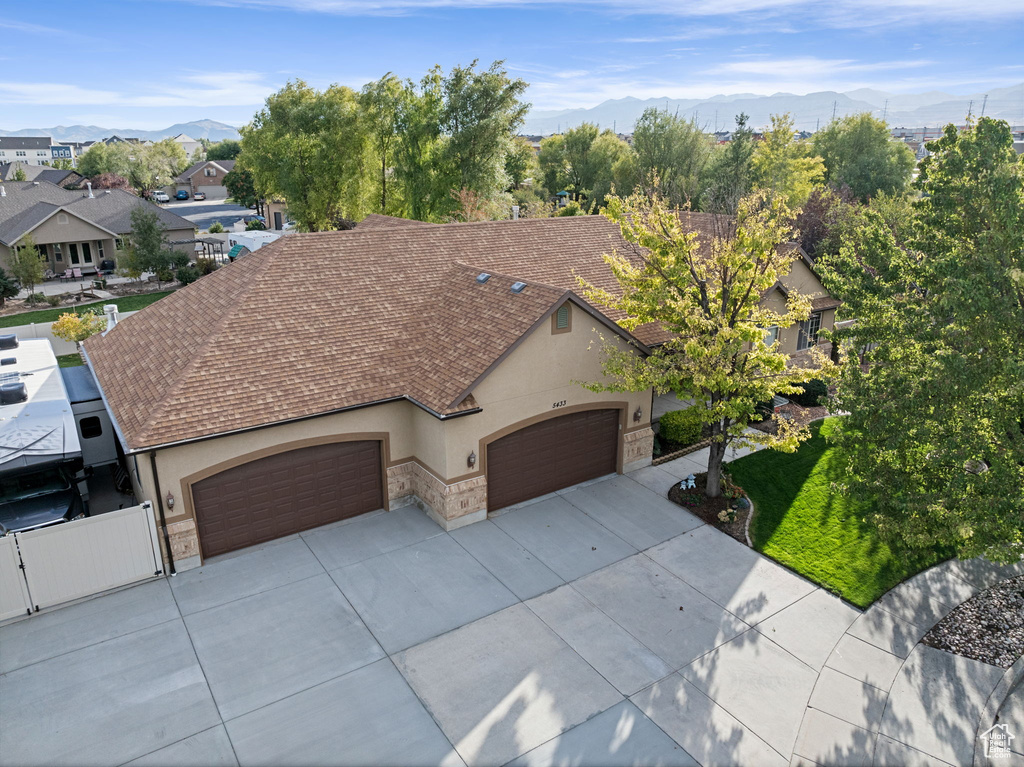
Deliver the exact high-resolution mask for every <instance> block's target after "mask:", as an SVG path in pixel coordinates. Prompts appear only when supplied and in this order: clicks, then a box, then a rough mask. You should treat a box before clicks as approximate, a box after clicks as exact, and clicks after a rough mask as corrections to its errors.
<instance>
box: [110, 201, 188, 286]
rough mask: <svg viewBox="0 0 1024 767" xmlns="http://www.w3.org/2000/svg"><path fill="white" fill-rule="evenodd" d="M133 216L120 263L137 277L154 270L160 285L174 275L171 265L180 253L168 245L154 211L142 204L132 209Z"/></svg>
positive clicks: (127, 271)
mask: <svg viewBox="0 0 1024 767" xmlns="http://www.w3.org/2000/svg"><path fill="white" fill-rule="evenodd" d="M131 219H132V233H131V235H130V236H129V237H128V238H127V242H126V246H125V249H124V250H123V251H122V256H121V260H120V262H119V263H118V266H119V267H120V268H121V269H122V270H124V271H125V272H126V273H127V274H128V275H129V276H133V277H134V278H136V279H138V277H140V276H141V275H142V274H143V273H144V272H152V273H153V274H154V275H156V278H157V287H159V286H160V284H161V283H163V282H166V281H167V280H169V279H171V273H172V267H173V266H174V264H175V263H176V261H177V259H178V258H179V254H178V253H176V252H175V251H173V250H171V249H170V248H168V247H167V244H166V242H165V241H164V228H163V225H162V224H161V223H160V218H159V217H158V216H157V214H156V212H155V211H151V210H148V209H147V208H146V207H144V206H142V205H139V206H138V207H136V208H134V209H133V210H132V213H131ZM186 260H187V259H186Z"/></svg>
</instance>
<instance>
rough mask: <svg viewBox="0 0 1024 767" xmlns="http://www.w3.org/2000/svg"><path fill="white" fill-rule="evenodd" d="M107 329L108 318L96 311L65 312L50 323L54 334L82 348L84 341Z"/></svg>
mask: <svg viewBox="0 0 1024 767" xmlns="http://www.w3.org/2000/svg"><path fill="white" fill-rule="evenodd" d="M106 329H107V318H106V317H104V316H103V315H102V314H100V313H98V312H96V311H87V312H82V313H81V314H76V313H74V312H65V313H64V314H62V315H61V316H60V317H58V318H57V321H56V322H55V323H53V324H52V325H50V330H52V331H53V334H54V335H55V336H57V338H60V339H61V340H64V341H69V342H71V343H74V344H75V345H77V346H78V347H79V348H81V345H82V341H84V340H85V339H87V338H88V337H89V336H92V335H95V334H97V333H101V332H103V331H104V330H106Z"/></svg>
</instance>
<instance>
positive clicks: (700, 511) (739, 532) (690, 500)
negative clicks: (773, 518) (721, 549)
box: [668, 471, 750, 546]
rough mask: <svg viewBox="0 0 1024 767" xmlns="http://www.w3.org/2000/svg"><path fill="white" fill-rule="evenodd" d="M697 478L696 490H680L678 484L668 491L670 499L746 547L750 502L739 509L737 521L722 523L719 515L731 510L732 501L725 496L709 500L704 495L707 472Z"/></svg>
mask: <svg viewBox="0 0 1024 767" xmlns="http://www.w3.org/2000/svg"><path fill="white" fill-rule="evenodd" d="M695 476H696V479H697V487H696V488H695V489H693V490H680V489H679V483H678V482H676V483H675V484H674V485H672V487H671V489H669V491H668V499H669V500H670V501H672V502H673V503H677V504H679V505H680V506H682V507H683V508H684V509H686V510H687V511H689V512H690V513H691V514H694V515H696V516H697V517H699V518H700V519H701V520H702V521H704V522H706V523H707V524H709V525H712V526H714V527H717V528H718V529H719V530H721V531H722V532H723V533H726V534H727V535H729V536H731V537H733V538H735V539H736V540H737V541H739V542H740V543H742V544H743V545H744V546H746V545H747V534H746V526H747V516H748V515H749V514H750V504H749V502H748V503H747V508H745V509H739V510H738V511H737V512H736V519H735V520H733V521H732V522H722V521H721V520H720V519H719V518H718V515H719V514H720V513H722V512H723V511H725V510H726V509H728V508H729V505H730V504H731V503H732V499H730V498H726V497H725V496H724V495H721V496H719V497H718V498H708V497H707V496H706V495H704V486H705V484H706V482H707V472H703V471H702V472H701V473H700V474H697V475H695Z"/></svg>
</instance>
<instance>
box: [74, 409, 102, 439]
mask: <svg viewBox="0 0 1024 767" xmlns="http://www.w3.org/2000/svg"><path fill="white" fill-rule="evenodd" d="M78 429H79V431H80V432H81V433H82V439H93V438H94V437H99V436H101V435H102V434H103V424H102V423H101V422H100V419H99V417H98V416H94V415H91V416H89V417H88V418H83V419H82V420H81V421H79V422H78Z"/></svg>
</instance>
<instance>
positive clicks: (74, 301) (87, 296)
mask: <svg viewBox="0 0 1024 767" xmlns="http://www.w3.org/2000/svg"><path fill="white" fill-rule="evenodd" d="M99 300H100V299H99V298H98V297H97V296H95V295H93V294H92V293H90V292H89V291H88V290H87V291H85V292H84V293H79V292H78V291H75V292H73V293H64V294H63V295H61V296H60V303H57V304H54V305H52V306H51V305H50V303H49V302H47V301H41V302H39V303H36V304H30V303H28V302H26V301H24V300H18V301H12V300H7V301H5V302H4V305H3V307H0V316H3V317H6V316H8V315H13V314H26V313H28V312H38V311H40V310H42V309H60V308H61V307H63V306H77V305H78V304H81V303H89V302H90V301H99Z"/></svg>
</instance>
